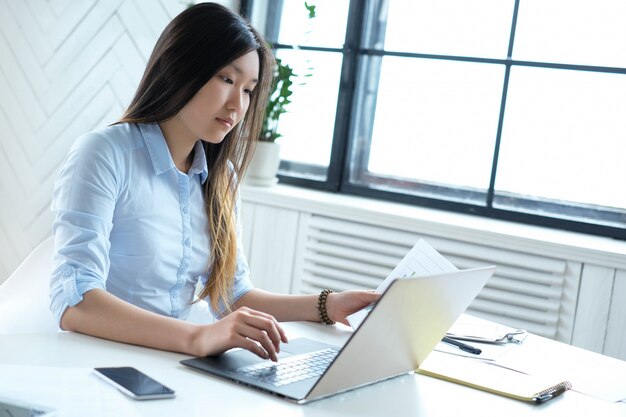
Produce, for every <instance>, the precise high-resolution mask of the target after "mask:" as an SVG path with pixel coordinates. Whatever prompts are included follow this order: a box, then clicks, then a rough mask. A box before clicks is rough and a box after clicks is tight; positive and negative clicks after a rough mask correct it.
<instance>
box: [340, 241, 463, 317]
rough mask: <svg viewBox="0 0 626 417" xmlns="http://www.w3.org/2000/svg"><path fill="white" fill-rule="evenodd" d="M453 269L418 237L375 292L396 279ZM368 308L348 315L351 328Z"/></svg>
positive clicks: (368, 310) (441, 272)
mask: <svg viewBox="0 0 626 417" xmlns="http://www.w3.org/2000/svg"><path fill="white" fill-rule="evenodd" d="M454 271H458V269H457V268H456V267H455V266H454V265H453V264H452V263H451V262H450V261H448V260H447V259H446V258H444V257H443V256H441V254H440V253H439V252H437V251H436V250H435V249H434V248H433V247H432V246H430V245H429V244H428V243H426V241H425V240H424V239H420V240H418V241H417V243H416V244H415V245H414V246H413V248H411V250H410V251H409V253H407V254H406V256H405V257H404V258H403V259H402V260H401V261H400V263H399V264H398V265H397V266H396V267H395V268H394V269H393V271H391V273H390V274H389V275H388V276H387V278H385V280H384V281H383V282H382V283H381V284H380V285H379V286H378V288H376V292H378V293H383V292H384V291H385V290H386V289H387V287H388V286H389V285H390V284H391V283H392V282H393V281H394V280H396V279H402V278H415V277H425V276H429V275H437V274H445V273H448V272H454ZM370 310H371V306H370V307H367V308H364V309H363V310H360V311H357V312H356V313H354V314H351V315H350V316H348V322H349V323H350V325H351V326H352V328H353V329H356V328H358V327H359V326H360V325H361V323H362V322H363V320H365V317H367V315H368V313H369V312H370Z"/></svg>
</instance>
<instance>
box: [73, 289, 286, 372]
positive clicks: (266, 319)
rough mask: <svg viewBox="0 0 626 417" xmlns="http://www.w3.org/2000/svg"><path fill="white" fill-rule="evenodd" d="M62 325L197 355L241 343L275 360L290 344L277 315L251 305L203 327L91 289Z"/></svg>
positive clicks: (263, 356) (91, 333)
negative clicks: (283, 345)
mask: <svg viewBox="0 0 626 417" xmlns="http://www.w3.org/2000/svg"><path fill="white" fill-rule="evenodd" d="M61 327H62V328H63V329H64V330H71V331H75V332H79V333H84V334H88V335H92V336H97V337H101V338H105V339H110V340H115V341H118V342H124V343H131V344H135V345H140V346H146V347H151V348H156V349H163V350H169V351H175V352H182V353H186V354H189V355H194V356H206V355H211V354H217V353H221V352H224V351H226V350H228V349H230V348H233V347H241V348H244V349H248V350H250V351H252V352H253V353H255V354H257V355H258V356H260V357H262V358H265V359H272V360H274V361H275V360H277V352H278V349H279V348H278V346H279V343H280V342H281V341H282V342H287V338H286V336H285V333H284V331H283V329H282V328H281V327H280V326H279V325H278V323H277V322H276V320H275V319H274V318H273V317H272V316H270V315H268V314H266V313H262V312H259V311H254V310H251V309H249V308H241V309H238V310H237V311H234V312H232V313H231V314H229V315H228V316H226V317H224V318H223V319H221V320H219V321H217V322H216V323H213V324H209V325H200V324H194V323H189V322H185V321H182V320H178V319H174V318H171V317H166V316H161V315H159V314H156V313H153V312H150V311H147V310H144V309H142V308H139V307H137V306H134V305H132V304H130V303H127V302H125V301H123V300H121V299H119V298H117V297H115V296H114V295H112V294H110V293H108V292H106V291H104V290H101V289H94V290H91V291H88V292H87V293H85V294H84V296H83V301H81V302H80V303H78V304H77V305H75V306H74V307H68V308H67V310H65V312H64V314H63V316H62V318H61ZM256 342H258V343H256Z"/></svg>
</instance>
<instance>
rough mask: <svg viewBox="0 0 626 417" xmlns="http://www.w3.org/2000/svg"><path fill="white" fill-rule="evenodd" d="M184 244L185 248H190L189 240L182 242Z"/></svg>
mask: <svg viewBox="0 0 626 417" xmlns="http://www.w3.org/2000/svg"><path fill="white" fill-rule="evenodd" d="M183 243H184V244H185V246H187V247H189V246H191V240H189V239H185V241H184V242H183Z"/></svg>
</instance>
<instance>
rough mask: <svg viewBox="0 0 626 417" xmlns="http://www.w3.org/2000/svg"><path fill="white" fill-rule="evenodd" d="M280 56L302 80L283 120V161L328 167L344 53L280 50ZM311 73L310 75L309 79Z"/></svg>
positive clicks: (281, 120)
mask: <svg viewBox="0 0 626 417" xmlns="http://www.w3.org/2000/svg"><path fill="white" fill-rule="evenodd" d="M277 57H278V58H280V59H281V60H282V62H283V63H284V64H288V65H290V66H291V67H292V68H293V70H294V73H295V74H297V75H298V77H297V78H296V79H295V80H294V84H293V86H292V91H293V95H292V96H291V100H292V102H291V103H290V104H289V105H288V106H287V107H286V110H287V112H286V113H285V114H283V115H282V116H281V117H280V122H279V125H278V132H279V133H281V134H282V135H283V136H282V137H281V138H279V139H278V142H279V143H280V145H281V151H280V156H281V159H284V160H289V161H294V162H301V163H306V164H313V165H320V166H324V167H327V166H328V163H329V161H330V150H331V145H332V140H333V130H334V125H335V112H336V111H337V92H338V90H339V75H340V72H341V60H342V56H341V54H340V53H330V52H313V51H306V52H305V51H299V50H291V49H289V50H285V49H280V50H279V51H278V52H277ZM307 74H310V76H308V77H307V76H306V75H307Z"/></svg>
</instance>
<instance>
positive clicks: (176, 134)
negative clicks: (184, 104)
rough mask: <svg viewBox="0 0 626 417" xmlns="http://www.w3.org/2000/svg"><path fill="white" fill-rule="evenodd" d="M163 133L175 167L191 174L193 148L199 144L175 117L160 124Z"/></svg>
mask: <svg viewBox="0 0 626 417" xmlns="http://www.w3.org/2000/svg"><path fill="white" fill-rule="evenodd" d="M159 126H160V127H161V132H163V136H164V137H165V142H166V143H167V147H168V149H169V151H170V155H171V156H172V160H173V161H174V165H176V168H178V170H179V171H180V172H184V173H185V174H186V173H187V172H189V169H190V168H191V164H192V163H193V148H194V145H195V144H196V142H197V138H195V137H194V136H193V135H192V134H191V132H189V130H188V129H186V128H185V126H184V125H183V124H182V123H180V121H179V120H178V118H177V117H176V116H175V117H173V118H172V119H170V120H168V121H166V122H163V123H159Z"/></svg>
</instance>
